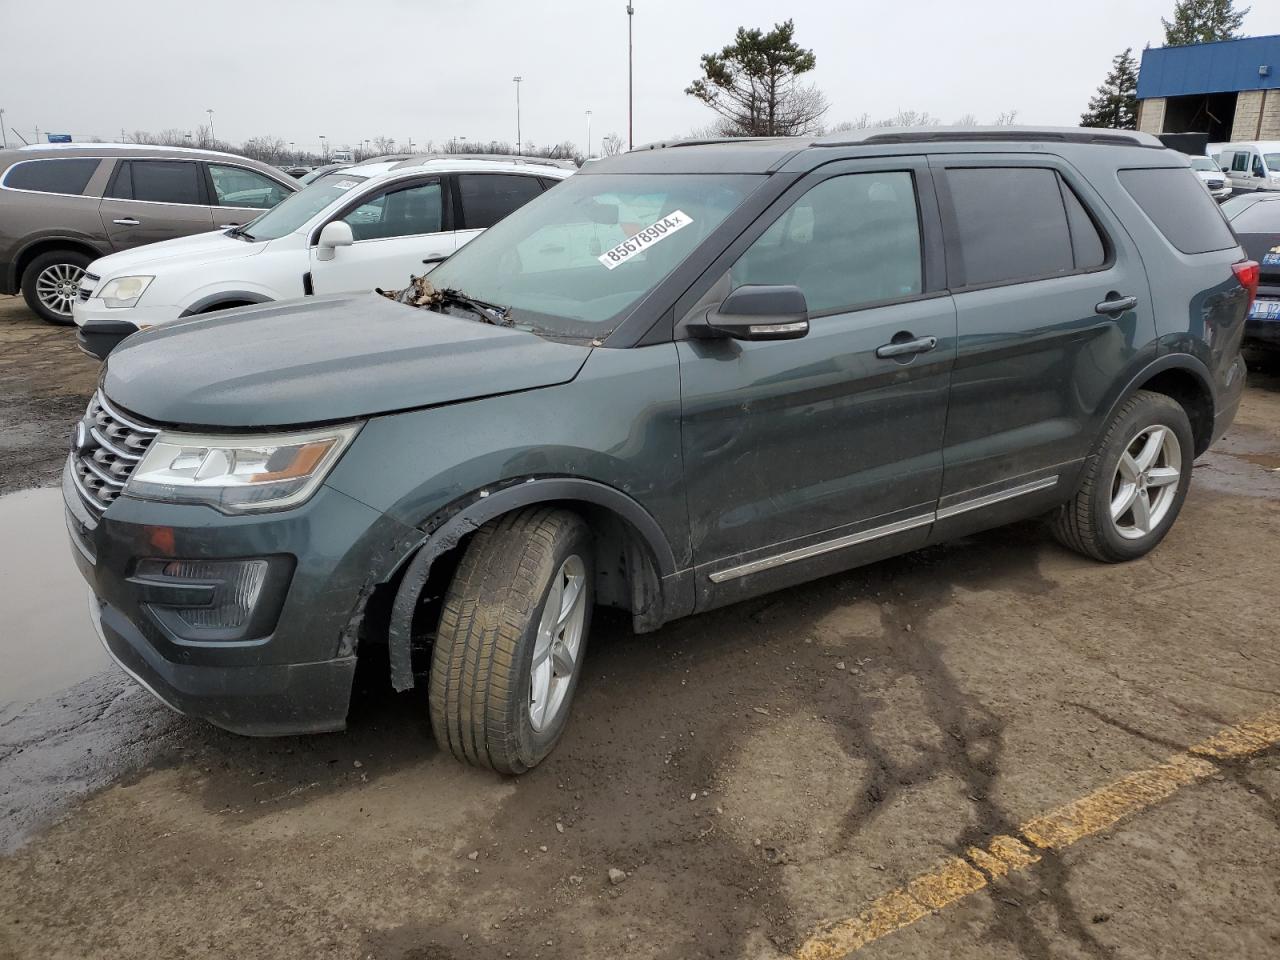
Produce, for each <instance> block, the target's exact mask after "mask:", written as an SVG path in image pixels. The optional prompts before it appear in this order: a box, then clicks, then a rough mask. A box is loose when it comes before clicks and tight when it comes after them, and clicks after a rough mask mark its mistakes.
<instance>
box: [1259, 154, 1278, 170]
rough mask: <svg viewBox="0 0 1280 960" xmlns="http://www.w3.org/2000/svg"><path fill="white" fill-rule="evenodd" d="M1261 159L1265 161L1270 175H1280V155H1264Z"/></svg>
mask: <svg viewBox="0 0 1280 960" xmlns="http://www.w3.org/2000/svg"><path fill="white" fill-rule="evenodd" d="M1262 159H1263V160H1265V161H1267V169H1268V170H1270V171H1271V172H1272V173H1280V153H1264V154H1263V155H1262Z"/></svg>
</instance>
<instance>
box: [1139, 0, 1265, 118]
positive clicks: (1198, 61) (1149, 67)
mask: <svg viewBox="0 0 1280 960" xmlns="http://www.w3.org/2000/svg"><path fill="white" fill-rule="evenodd" d="M1273 2H1274V0H1273ZM1259 67H1268V68H1269V69H1270V73H1269V75H1268V76H1263V75H1261V74H1260V73H1259V71H1258V68H1259ZM1239 90H1280V35H1277V36H1271V37H1246V38H1245V39H1243V40H1222V41H1219V42H1217V43H1197V44H1193V45H1192V46H1189V47H1152V48H1151V49H1149V50H1144V51H1142V66H1141V69H1140V71H1139V73H1138V98H1139V99H1142V100H1146V99H1148V98H1151V97H1178V96H1184V95H1186V94H1194V93H1226V92H1230V91H1239Z"/></svg>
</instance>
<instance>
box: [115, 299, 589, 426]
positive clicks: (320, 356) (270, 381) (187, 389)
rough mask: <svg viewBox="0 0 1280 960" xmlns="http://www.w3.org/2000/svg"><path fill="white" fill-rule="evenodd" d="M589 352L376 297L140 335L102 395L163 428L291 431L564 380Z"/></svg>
mask: <svg viewBox="0 0 1280 960" xmlns="http://www.w3.org/2000/svg"><path fill="white" fill-rule="evenodd" d="M590 353H591V348H590V347H589V346H580V345H574V344H568V343H558V342H556V341H552V340H544V339H543V338H542V337H539V336H537V335H536V334H532V333H528V332H525V331H521V330H513V329H511V328H509V327H495V326H492V325H490V324H486V323H481V322H480V321H478V320H471V319H469V318H462V317H453V316H447V315H444V314H440V313H435V312H432V311H430V310H423V309H420V308H416V307H409V306H406V305H404V304H400V303H395V302H393V301H391V300H388V299H386V298H385V297H381V296H378V295H377V294H372V293H364V294H338V295H334V296H328V297H307V298H305V299H302V300H293V301H288V302H285V303H275V304H263V305H261V306H252V307H242V308H240V309H237V310H228V311H226V312H223V313H218V314H213V315H210V316H207V317H195V318H192V319H190V320H183V321H179V322H177V323H170V324H164V325H162V326H158V327H153V328H152V329H150V330H146V331H144V332H142V333H139V334H134V335H133V336H131V337H129V338H128V340H126V341H125V342H123V343H122V344H121V345H120V346H119V347H117V348H116V349H115V350H114V351H113V352H112V354H111V356H110V358H109V360H108V362H107V368H106V371H105V373H104V375H103V390H104V392H105V393H106V395H107V396H108V397H109V398H110V399H111V400H112V401H113V402H115V403H116V404H118V405H119V406H122V407H124V408H125V409H126V410H129V411H131V412H133V413H135V414H136V415H138V416H139V417H142V418H145V419H147V420H150V421H152V422H155V423H166V424H174V425H181V426H192V427H214V428H242V427H268V426H286V425H288V426H292V425H297V424H307V423H320V422H328V421H336V420H349V419H356V418H359V417H365V416H371V415H374V414H379V413H389V412H392V411H396V410H407V409H413V408H419V407H429V406H434V405H436V404H442V403H453V402H457V401H460V400H471V399H475V398H478V397H484V396H491V395H494V394H500V393H513V392H516V391H520V390H531V389H534V388H537V387H549V386H554V385H556V384H560V383H567V382H568V381H570V380H572V379H573V378H574V377H575V376H577V374H578V371H579V370H580V369H582V365H583V363H585V362H586V359H587V357H588V356H589V355H590Z"/></svg>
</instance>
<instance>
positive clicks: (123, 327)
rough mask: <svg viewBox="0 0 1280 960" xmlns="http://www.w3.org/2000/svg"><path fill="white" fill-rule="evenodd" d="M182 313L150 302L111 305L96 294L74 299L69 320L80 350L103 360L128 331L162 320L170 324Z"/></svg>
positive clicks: (144, 327)
mask: <svg viewBox="0 0 1280 960" xmlns="http://www.w3.org/2000/svg"><path fill="white" fill-rule="evenodd" d="M181 315H182V309H181V308H180V307H174V306H168V305H163V304H149V305H147V306H138V307H118V308H112V307H107V306H105V305H104V304H103V302H102V300H101V299H99V298H96V297H90V298H89V299H88V300H80V299H77V300H76V301H75V303H73V304H72V305H71V319H72V320H74V321H75V324H76V327H77V331H76V345H77V346H79V348H80V350H81V351H82V352H83V353H87V354H88V355H89V356H91V357H94V358H96V359H98V360H105V359H106V358H107V354H109V353H110V352H111V351H112V350H114V349H115V348H116V347H117V346H118V345H119V344H120V341H121V340H123V339H124V338H125V337H127V336H129V335H130V334H133V333H137V332H138V331H139V330H144V329H146V328H147V327H154V326H158V325H159V324H162V323H172V322H173V321H174V320H177V319H179V318H180V317H181Z"/></svg>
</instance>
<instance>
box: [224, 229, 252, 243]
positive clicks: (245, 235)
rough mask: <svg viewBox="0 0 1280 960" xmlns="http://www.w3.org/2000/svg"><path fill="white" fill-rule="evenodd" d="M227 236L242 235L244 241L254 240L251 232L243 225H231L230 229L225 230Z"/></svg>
mask: <svg viewBox="0 0 1280 960" xmlns="http://www.w3.org/2000/svg"><path fill="white" fill-rule="evenodd" d="M227 236H228V237H243V238H244V239H245V240H246V241H248V242H250V243H251V242H253V240H254V236H253V234H252V233H250V232H249V231H247V230H246V229H245V228H244V227H232V228H231V229H230V230H228V231H227Z"/></svg>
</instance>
